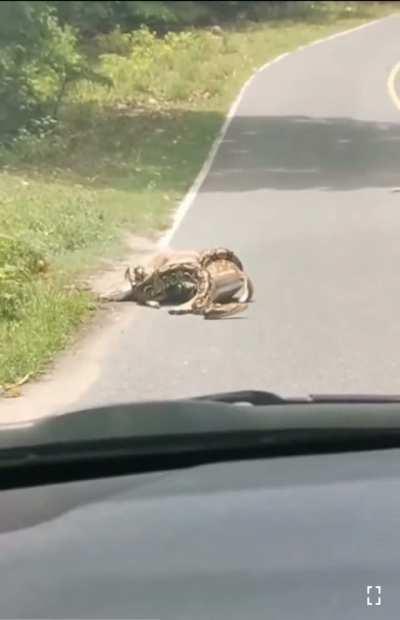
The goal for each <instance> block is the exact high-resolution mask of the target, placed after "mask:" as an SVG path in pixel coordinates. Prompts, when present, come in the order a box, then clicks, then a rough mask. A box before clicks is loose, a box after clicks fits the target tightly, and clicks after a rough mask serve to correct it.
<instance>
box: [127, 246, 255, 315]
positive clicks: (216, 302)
mask: <svg viewBox="0 0 400 620" xmlns="http://www.w3.org/2000/svg"><path fill="white" fill-rule="evenodd" d="M125 276H126V278H127V279H128V280H129V282H130V284H131V290H130V291H129V292H127V293H126V294H125V295H124V296H123V298H121V299H119V301H127V300H131V301H135V302H136V303H138V304H140V305H145V306H150V307H152V308H159V307H160V306H161V305H178V307H176V308H173V309H170V310H169V313H170V314H174V315H182V314H199V315H202V316H204V318H206V319H218V318H224V317H229V316H232V315H234V314H238V313H239V312H243V311H244V310H246V308H247V307H248V302H250V301H251V300H252V298H253V293H254V288H253V284H252V282H251V280H250V278H249V277H248V275H247V274H246V273H245V271H244V268H243V264H242V262H241V261H240V259H239V258H238V257H237V256H236V254H235V253H234V252H232V251H231V250H228V249H227V248H215V249H211V250H205V251H203V252H191V253H187V252H186V253H185V252H181V253H170V254H165V255H159V256H158V257H156V259H155V261H154V262H153V265H152V268H151V269H150V270H148V271H146V269H145V268H144V267H143V266H141V265H139V266H137V267H135V268H134V269H133V270H132V271H131V270H130V269H127V271H126V274H125Z"/></svg>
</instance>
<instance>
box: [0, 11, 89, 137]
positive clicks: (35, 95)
mask: <svg viewBox="0 0 400 620" xmlns="http://www.w3.org/2000/svg"><path fill="white" fill-rule="evenodd" d="M85 72H86V63H85V60H84V58H83V56H82V54H81V53H80V52H79V51H78V49H77V40H76V35H75V32H74V31H73V29H72V28H71V27H70V26H68V25H66V26H65V27H64V28H61V26H60V25H59V23H58V21H57V18H56V16H55V15H54V11H53V10H52V9H51V8H49V7H48V6H47V4H46V3H44V2H0V139H1V140H2V141H4V140H5V139H6V138H7V136H10V135H13V134H15V132H16V131H17V130H18V129H20V128H21V127H25V126H26V125H27V124H28V123H29V122H30V121H31V120H32V119H37V118H40V117H42V116H45V115H48V114H53V115H54V114H55V113H56V112H57V109H58V106H59V104H60V102H61V99H62V97H63V96H64V94H65V91H66V87H67V85H68V84H69V83H70V82H71V81H74V80H76V79H80V78H81V77H82V76H83V75H86V73H85Z"/></svg>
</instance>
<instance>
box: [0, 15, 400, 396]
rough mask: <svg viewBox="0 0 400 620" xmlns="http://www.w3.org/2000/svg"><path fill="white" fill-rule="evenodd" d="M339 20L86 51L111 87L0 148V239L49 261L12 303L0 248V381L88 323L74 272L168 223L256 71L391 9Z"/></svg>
mask: <svg viewBox="0 0 400 620" xmlns="http://www.w3.org/2000/svg"><path fill="white" fill-rule="evenodd" d="M340 11H342V9H340ZM340 11H339V9H338V7H337V6H336V5H335V6H334V8H333V9H332V10H330V11H329V12H328V13H326V14H325V15H321V14H320V13H318V14H317V15H316V16H315V19H313V20H312V19H310V18H308V20H307V21H302V20H301V19H298V20H296V21H292V22H289V21H285V22H282V21H273V22H270V23H269V24H257V25H248V24H247V25H241V27H240V30H236V31H235V30H234V29H232V28H231V29H230V30H229V31H228V30H227V31H224V33H223V35H222V36H216V35H213V34H211V33H210V32H206V31H196V32H191V33H184V34H183V35H171V36H169V37H167V39H164V40H160V39H156V38H155V37H153V36H152V35H151V33H149V32H146V31H141V32H137V33H135V35H133V37H129V36H123V35H121V34H118V33H116V34H114V35H112V36H109V37H103V39H102V40H99V41H98V42H97V48H96V49H94V50H91V52H92V54H93V53H94V56H95V57H97V65H98V66H97V69H100V70H101V71H102V72H103V73H105V74H106V75H108V76H109V77H112V78H113V80H114V86H113V88H107V87H105V86H101V85H98V84H96V85H93V84H90V83H81V84H80V85H79V86H76V87H75V88H74V90H73V91H71V92H70V93H69V96H68V100H67V101H66V102H65V105H64V107H63V109H62V113H61V122H60V124H59V126H58V128H57V130H56V131H55V132H53V133H51V134H47V133H45V132H43V134H42V135H39V136H32V135H29V134H26V135H21V137H20V138H19V140H17V141H16V143H15V145H14V147H13V149H12V150H11V151H7V152H6V151H4V150H3V151H2V152H0V162H2V164H3V169H2V171H1V173H0V230H1V231H2V232H4V233H5V234H6V235H8V236H10V237H11V236H12V237H16V238H17V239H18V240H19V241H20V242H21V243H23V244H25V247H29V248H30V249H31V251H32V252H35V253H37V255H38V256H40V257H42V258H43V259H45V260H46V261H47V262H48V263H49V269H48V270H47V271H46V273H42V272H40V270H39V272H31V273H29V277H27V276H26V272H25V271H24V270H23V269H22V271H21V273H22V276H21V277H20V278H19V280H18V281H17V286H16V287H15V286H14V285H13V288H12V292H11V296H12V301H13V304H14V305H13V306H12V307H11V306H10V298H9V295H10V293H9V291H8V289H7V290H6V289H5V285H4V282H5V276H4V277H3V284H2V279H1V275H2V273H3V274H4V273H7V274H8V275H7V278H9V272H8V271H7V269H9V265H10V263H13V264H14V262H15V260H14V258H15V257H14V258H12V257H11V256H10V255H8V256H7V253H6V254H5V255H4V256H3V257H2V255H1V252H0V306H1V304H3V306H4V307H5V304H8V306H7V308H9V309H10V313H11V314H10V313H9V314H8V315H7V316H3V317H2V314H1V312H0V385H4V384H6V383H7V384H8V383H13V382H15V381H18V379H20V378H21V377H23V376H25V375H26V374H28V373H31V374H32V375H34V374H36V373H38V372H40V371H41V370H42V369H43V368H44V367H45V365H46V364H47V363H48V362H49V360H51V358H52V357H53V356H54V354H55V353H56V352H57V351H59V350H60V349H62V348H63V347H64V346H65V345H66V343H68V341H69V339H70V337H71V335H72V334H73V333H74V332H75V330H76V328H77V326H78V325H80V324H81V323H82V322H83V321H84V320H85V319H86V318H87V317H88V316H89V315H90V313H91V312H92V310H93V300H92V299H91V297H90V295H88V294H87V293H82V292H78V291H68V290H67V289H65V286H66V285H68V283H69V282H71V281H72V279H73V278H75V277H76V274H77V272H79V271H80V270H84V269H87V268H89V267H92V266H93V265H95V264H96V262H97V261H98V259H99V257H104V256H105V255H107V254H112V253H113V252H117V251H121V249H122V247H123V233H124V231H130V232H133V233H135V234H142V235H146V234H150V233H154V231H162V230H164V229H165V228H166V227H168V224H169V222H170V218H171V214H172V212H173V211H174V209H175V208H176V205H177V204H178V202H179V200H180V199H181V198H182V196H183V195H184V193H185V191H186V190H187V189H188V187H189V186H190V184H191V182H192V181H193V179H194V177H195V175H196V174H197V172H198V171H199V169H200V167H201V164H202V162H203V161H204V159H205V157H206V155H207V152H208V150H209V148H210V146H211V144H212V141H213V140H214V138H215V136H216V133H217V131H218V129H219V127H220V126H221V123H222V122H223V119H224V116H225V114H226V111H227V109H228V106H229V104H230V103H231V102H232V100H233V98H234V97H235V95H236V93H237V92H238V90H239V89H240V87H241V85H242V84H243V82H244V81H245V80H246V79H247V78H248V76H249V75H250V74H251V73H252V72H253V71H254V70H255V69H256V68H257V67H258V66H260V65H261V64H263V63H265V62H267V61H268V60H270V59H272V58H274V57H276V56H277V55H279V54H281V53H283V52H286V51H291V50H293V49H295V48H296V47H298V46H299V45H304V44H306V43H309V42H311V41H313V40H315V39H317V38H320V37H324V36H327V35H329V34H331V33H334V32H337V31H340V30H344V29H347V28H351V27H353V26H355V25H358V24H360V23H362V22H363V21H366V20H367V19H370V18H372V17H375V16H377V15H383V13H384V12H390V11H393V7H387V6H386V7H385V8H383V7H380V8H379V7H376V6H371V5H368V6H366V8H365V9H363V14H362V15H354V16H353V14H352V13H350V16H349V13H348V12H344V11H342V13H343V14H339V13H340ZM193 76H196V79H195V80H194V79H193ZM22 253H23V252H22ZM17 262H18V261H17ZM7 265H8V267H7ZM7 281H8V280H7ZM7 286H8V285H7ZM1 287H3V290H4V291H6V297H4V296H3V298H2V297H1V290H2V289H1ZM7 291H8V292H7ZM7 295H8V297H7ZM7 300H8V301H7ZM14 302H15V303H14ZM14 306H15V307H14ZM5 314H7V313H5Z"/></svg>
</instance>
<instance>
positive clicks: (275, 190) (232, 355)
mask: <svg viewBox="0 0 400 620" xmlns="http://www.w3.org/2000/svg"><path fill="white" fill-rule="evenodd" d="M399 40H400V17H390V18H387V19H384V20H382V21H379V22H377V23H375V24H372V25H369V26H368V27H366V28H363V29H360V30H357V31H355V32H353V33H351V34H347V35H345V36H342V37H338V38H335V39H332V40H329V41H325V42H322V43H320V44H318V45H315V46H311V47H308V48H305V49H303V50H300V51H298V52H295V53H293V54H291V55H289V56H287V57H286V58H284V59H283V60H281V61H280V62H278V63H276V64H274V65H272V66H270V67H268V68H266V69H265V70H263V71H260V72H259V73H257V75H256V77H255V79H254V80H253V81H252V82H251V84H250V86H249V87H248V88H247V90H246V92H245V95H244V97H243V99H242V100H241V103H240V105H239V107H238V109H237V112H236V115H235V117H234V119H233V121H232V123H231V125H230V127H229V129H228V132H227V133H226V135H225V138H224V140H223V142H222V144H221V147H220V149H219V151H218V154H217V157H216V158H215V160H214V163H213V165H212V167H211V170H210V172H209V174H208V176H207V178H206V180H205V182H204V183H203V185H202V186H201V188H200V191H199V193H198V195H197V197H196V199H195V201H194V204H193V205H192V206H191V208H190V209H189V211H188V213H187V215H186V217H185V218H184V220H183V222H182V224H181V226H180V227H179V229H178V231H177V233H176V234H175V236H174V238H173V241H172V245H173V246H175V247H177V248H192V247H194V248H202V247H210V246H213V245H225V246H228V247H231V248H233V249H235V250H236V251H237V252H238V254H239V256H240V257H242V259H243V261H244V263H245V266H246V267H247V269H248V271H249V273H250V275H251V276H252V278H253V279H254V283H255V287H256V298H255V303H254V304H253V305H252V306H251V307H250V309H249V311H248V312H247V313H246V314H245V315H243V316H242V317H240V318H235V319H231V320H224V321H204V320H203V319H201V318H200V317H194V316H187V317H171V316H169V315H168V314H167V313H166V312H164V311H152V310H150V309H142V308H138V309H136V308H135V309H133V308H132V307H131V306H130V307H128V305H126V306H124V307H123V308H121V307H120V308H118V310H117V312H118V313H121V317H122V320H121V322H120V325H121V327H118V325H119V323H118V322H117V323H116V326H115V327H113V334H112V338H111V341H110V343H109V346H108V351H107V353H106V354H104V355H103V359H102V362H101V365H100V372H99V373H98V375H97V378H96V380H95V381H94V382H93V383H92V384H91V386H90V387H89V389H88V390H87V391H86V393H84V394H83V395H82V397H80V398H79V399H78V400H76V402H75V403H74V407H75V408H78V407H83V406H92V405H95V404H105V403H109V402H116V401H129V400H140V399H154V398H179V397H186V396H194V395H199V394H202V393H209V392H214V391H225V390H238V389H244V388H254V389H265V390H271V391H276V392H279V393H281V394H284V395H302V394H306V393H310V392H314V393H315V392H330V393H332V392H386V393H388V392H389V393H393V392H400V274H399V265H400V194H399V193H395V192H393V191H392V189H393V188H394V187H398V186H400V110H398V109H397V108H396V106H395V105H394V103H393V101H392V100H391V98H390V96H389V93H388V87H387V80H388V76H389V73H390V71H391V69H392V68H393V66H394V65H395V64H396V63H397V62H398V61H399V59H400V45H399ZM77 361H78V362H79V359H77ZM71 390H72V391H73V385H71V386H66V391H67V392H68V393H69V394H70V395H71V393H72V392H71ZM71 408H72V406H71Z"/></svg>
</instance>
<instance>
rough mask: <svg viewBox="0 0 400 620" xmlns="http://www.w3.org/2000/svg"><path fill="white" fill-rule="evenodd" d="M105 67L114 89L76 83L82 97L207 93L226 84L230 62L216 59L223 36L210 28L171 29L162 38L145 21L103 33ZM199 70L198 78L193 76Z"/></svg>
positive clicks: (130, 99) (164, 97) (133, 98)
mask: <svg viewBox="0 0 400 620" xmlns="http://www.w3.org/2000/svg"><path fill="white" fill-rule="evenodd" d="M99 44H100V45H101V47H102V49H107V50H114V51H113V52H112V53H111V52H109V53H105V54H101V56H100V63H101V64H100V67H101V69H100V70H101V72H102V73H103V74H104V75H105V76H107V77H108V78H109V79H110V80H111V81H112V83H113V88H112V89H107V88H105V87H103V86H99V85H93V86H91V87H88V84H87V83H82V85H77V87H76V88H75V97H76V99H77V100H78V101H81V102H83V101H85V102H88V101H92V102H98V103H101V104H103V105H104V104H105V105H115V104H121V103H122V104H127V105H135V104H154V103H157V102H159V103H163V104H165V103H176V102H180V101H188V102H190V101H191V100H195V99H198V98H200V99H201V98H202V97H205V98H208V97H211V96H213V95H215V94H217V93H218V92H219V91H220V89H221V80H223V79H225V78H226V73H225V71H229V68H230V67H228V68H227V67H226V66H225V65H223V73H222V74H221V64H223V63H216V62H215V57H216V55H218V54H222V53H223V52H224V51H225V49H224V46H225V40H224V37H221V36H216V35H214V34H213V33H212V32H206V31H185V32H179V33H174V32H170V33H168V34H167V35H166V36H165V37H163V38H160V37H158V36H157V34H156V33H155V32H152V31H151V30H150V29H149V28H147V27H146V26H144V27H142V28H140V29H139V30H136V31H134V32H132V33H130V34H126V33H122V32H121V31H120V30H115V31H114V32H112V33H111V34H109V35H105V36H103V37H101V39H100V42H99ZM193 75H196V79H193Z"/></svg>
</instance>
